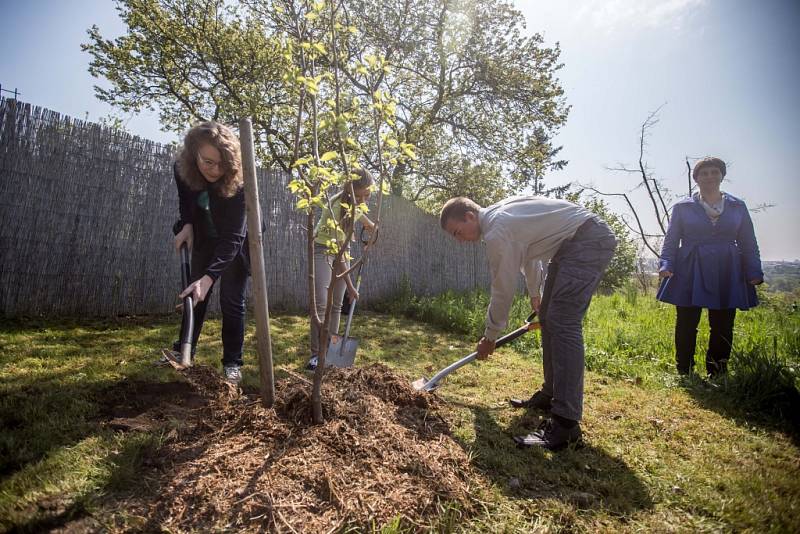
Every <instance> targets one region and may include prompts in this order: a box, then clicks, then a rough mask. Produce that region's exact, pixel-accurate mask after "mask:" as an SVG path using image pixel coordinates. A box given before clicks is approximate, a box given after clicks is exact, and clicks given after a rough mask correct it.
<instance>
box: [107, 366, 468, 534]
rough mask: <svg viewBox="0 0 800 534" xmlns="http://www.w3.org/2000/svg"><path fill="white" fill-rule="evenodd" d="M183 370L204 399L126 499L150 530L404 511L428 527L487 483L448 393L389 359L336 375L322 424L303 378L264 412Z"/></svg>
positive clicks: (350, 521)
mask: <svg viewBox="0 0 800 534" xmlns="http://www.w3.org/2000/svg"><path fill="white" fill-rule="evenodd" d="M181 373H182V374H183V376H184V377H185V378H186V379H187V381H188V382H189V384H191V385H192V388H193V389H194V391H195V393H196V394H199V396H200V397H202V399H203V400H204V402H197V401H193V403H194V408H193V409H191V410H186V411H185V415H184V417H185V418H186V420H185V426H183V427H182V428H181V429H180V430H179V431H178V432H177V433H173V437H172V438H171V439H169V440H168V441H167V443H166V444H165V445H164V446H163V447H161V449H160V450H158V451H157V454H158V458H152V459H146V460H145V465H149V466H158V467H157V469H156V471H155V474H154V475H152V478H151V476H148V477H147V478H148V479H149V480H148V483H147V484H146V485H147V486H148V487H150V488H152V489H151V490H150V491H149V492H148V494H147V495H143V494H139V495H136V496H134V497H130V498H128V499H125V502H124V503H120V502H117V503H116V504H117V505H118V506H120V509H123V510H125V511H126V515H127V516H128V517H129V518H130V517H140V518H142V521H144V522H145V523H144V524H140V525H139V528H142V529H143V530H146V531H151V530H161V529H163V530H168V531H179V532H180V531H207V530H212V529H220V528H222V529H225V530H228V529H229V530H232V531H272V532H328V531H331V530H334V531H335V530H336V529H338V528H340V527H345V526H352V527H356V528H359V527H360V528H369V527H371V526H375V525H381V524H383V523H386V522H388V521H391V520H392V519H393V518H395V517H397V516H401V517H402V518H403V520H404V522H406V524H408V525H418V526H422V525H426V524H430V523H431V522H432V521H433V520H434V519H435V518H436V517H437V516H438V515H439V514H440V513H441V507H440V506H439V505H440V504H443V503H444V502H454V503H456V504H457V508H458V509H459V510H460V512H461V513H469V512H470V510H471V508H472V504H471V503H472V500H471V499H470V493H471V491H472V490H473V489H474V488H475V486H476V485H477V484H479V483H480V482H479V481H478V478H477V477H476V475H475V474H474V472H473V470H472V467H471V465H470V463H469V459H468V456H467V453H466V452H465V451H464V450H463V449H462V448H461V447H460V446H459V445H458V444H457V443H456V442H455V441H454V440H453V438H452V437H451V436H450V434H449V431H448V427H447V424H446V423H445V422H444V420H443V419H442V418H441V417H440V416H438V415H437V406H436V405H437V403H438V401H437V400H436V398H435V397H434V396H432V395H429V394H425V393H419V392H417V391H414V390H413V389H412V388H411V387H410V385H409V384H408V383H407V381H406V380H405V379H403V378H401V377H398V376H396V375H395V374H393V373H392V371H390V370H389V369H388V368H387V367H385V366H382V365H372V366H369V367H366V368H361V369H335V370H331V371H329V372H328V373H327V374H326V377H325V383H324V386H323V399H324V401H323V411H324V413H325V420H326V422H325V423H324V424H322V425H313V424H311V402H310V390H311V387H310V381H309V380H307V379H306V378H304V377H302V376H299V375H294V374H292V375H290V376H289V377H288V378H287V379H285V380H283V381H281V382H280V383H278V384H277V385H276V390H277V391H276V402H275V406H274V407H273V408H272V409H266V408H264V407H263V406H262V404H261V402H260V399H259V398H258V397H256V396H246V395H241V394H240V392H239V391H238V390H237V389H236V388H235V387H232V386H231V385H229V384H228V383H226V382H225V381H224V380H222V378H221V377H220V376H219V374H218V373H217V372H216V371H214V370H213V369H211V368H208V367H205V366H197V367H193V368H190V369H187V370H184V371H181ZM137 417H138V418H139V419H138V420H137V419H136V418H137ZM142 418H143V416H142V415H141V414H139V415H137V416H135V417H133V418H129V419H132V420H131V421H128V427H129V428H131V429H137V428H138V426H139V425H140V424H141V422H142ZM144 419H147V418H146V417H144ZM151 419H152V418H151ZM148 421H149V422H150V423H152V421H151V420H148ZM117 423H119V421H117ZM118 427H119V428H120V429H125V428H124V426H123V425H119V426H118ZM150 474H151V473H148V475H150ZM134 522H136V521H134ZM129 526H130V524H129Z"/></svg>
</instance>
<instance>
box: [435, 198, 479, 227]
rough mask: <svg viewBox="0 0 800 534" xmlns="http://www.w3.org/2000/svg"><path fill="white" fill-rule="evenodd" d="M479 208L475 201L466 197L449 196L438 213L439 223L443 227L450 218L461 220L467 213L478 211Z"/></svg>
mask: <svg viewBox="0 0 800 534" xmlns="http://www.w3.org/2000/svg"><path fill="white" fill-rule="evenodd" d="M480 209H481V207H480V206H479V205H478V204H477V203H476V202H475V201H473V200H472V199H469V198H467V197H455V198H451V199H450V200H448V201H447V202H445V203H444V206H442V211H441V213H440V214H439V224H441V225H442V228H444V227H445V226H446V225H447V221H449V220H450V219H457V220H459V221H463V220H464V216H465V215H466V214H467V213H478V210H480Z"/></svg>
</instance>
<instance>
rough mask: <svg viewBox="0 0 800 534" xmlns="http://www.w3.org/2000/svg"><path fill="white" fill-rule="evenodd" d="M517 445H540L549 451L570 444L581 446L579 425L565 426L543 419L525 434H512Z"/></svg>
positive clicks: (553, 420) (521, 446)
mask: <svg viewBox="0 0 800 534" xmlns="http://www.w3.org/2000/svg"><path fill="white" fill-rule="evenodd" d="M514 442H515V443H516V444H517V447H520V448H526V447H541V448H543V449H548V450H551V451H560V450H561V449H565V448H567V447H569V446H570V445H575V446H576V447H582V446H583V440H582V439H581V426H580V425H579V424H575V426H573V427H572V428H567V427H566V426H564V425H562V424H561V423H559V422H558V421H556V420H555V419H545V420H544V421H542V424H541V425H539V428H537V429H536V430H535V431H533V432H531V433H530V434H528V435H527V436H514Z"/></svg>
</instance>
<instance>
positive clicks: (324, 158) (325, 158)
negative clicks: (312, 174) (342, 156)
mask: <svg viewBox="0 0 800 534" xmlns="http://www.w3.org/2000/svg"><path fill="white" fill-rule="evenodd" d="M338 157H339V154H337V153H336V152H335V151H333V150H331V151H329V152H325V153H324V154H323V155H322V157H320V158H319V160H320V161H330V160H332V159H336V158H338Z"/></svg>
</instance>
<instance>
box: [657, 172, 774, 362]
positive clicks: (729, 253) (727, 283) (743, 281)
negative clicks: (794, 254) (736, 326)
mask: <svg viewBox="0 0 800 534" xmlns="http://www.w3.org/2000/svg"><path fill="white" fill-rule="evenodd" d="M725 174H726V167H725V162H724V161H722V160H721V159H719V158H705V159H702V160H700V161H698V162H697V164H696V165H695V167H694V170H693V171H692V177H693V178H694V181H695V183H696V184H697V187H698V192H697V193H695V194H694V195H693V196H692V197H690V198H686V199H684V200H682V201H680V202H678V203H677V204H675V206H674V208H673V209H672V219H671V220H670V223H669V228H668V229H667V235H666V236H665V238H664V246H663V248H662V250H661V264H660V269H659V276H661V278H662V281H661V286H660V287H659V290H658V300H661V301H663V302H669V303H670V304H674V305H675V307H676V308H677V319H676V321H675V356H676V360H677V367H678V372H679V373H681V374H688V373H690V372H691V371H692V369H693V368H694V352H695V343H696V341H697V325H698V323H699V322H700V312H701V311H702V309H703V308H707V309H708V323H709V326H710V329H711V331H710V334H709V341H708V351H707V352H706V371H707V372H708V374H709V376H711V377H714V376H717V375H720V374H723V373H725V372H726V370H727V362H728V358H729V357H730V353H731V346H732V343H733V322H734V319H735V317H736V309H737V308H738V309H740V310H747V309H749V308H752V307H753V306H756V305H758V298H757V297H756V290H755V286H756V285H758V284H760V283H762V282H763V280H764V273H763V272H762V271H761V258H760V256H759V252H758V243H756V236H755V233H754V232H753V222H752V221H751V220H750V213H749V212H748V211H747V206H745V203H744V202H742V201H741V200H739V199H738V198H736V197H734V196H732V195H729V194H728V193H724V192H722V191H720V183H721V182H722V179H723V178H724V177H725Z"/></svg>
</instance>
